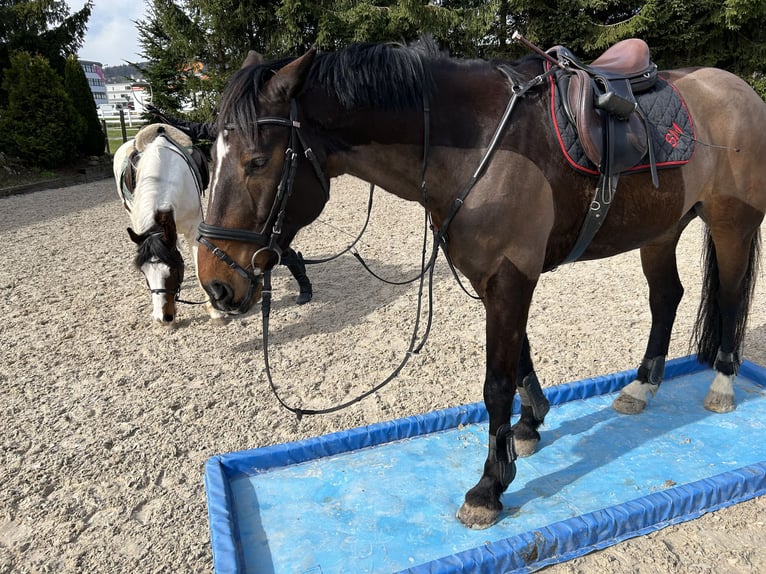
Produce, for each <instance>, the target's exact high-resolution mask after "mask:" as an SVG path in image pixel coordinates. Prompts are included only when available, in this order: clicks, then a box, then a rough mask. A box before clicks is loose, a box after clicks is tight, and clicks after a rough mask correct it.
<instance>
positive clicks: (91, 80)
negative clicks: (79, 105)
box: [80, 60, 108, 106]
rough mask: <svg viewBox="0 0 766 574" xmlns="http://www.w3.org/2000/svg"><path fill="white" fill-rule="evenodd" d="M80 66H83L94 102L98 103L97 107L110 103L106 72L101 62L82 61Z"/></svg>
mask: <svg viewBox="0 0 766 574" xmlns="http://www.w3.org/2000/svg"><path fill="white" fill-rule="evenodd" d="M80 66H82V70H83V72H85V77H86V78H87V80H88V84H89V85H90V91H91V93H92V94H93V101H95V102H96V106H100V105H101V104H106V103H107V102H108V97H107V92H106V78H105V77H104V70H103V67H102V66H101V62H91V61H89V60H80Z"/></svg>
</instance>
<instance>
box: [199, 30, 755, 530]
mask: <svg viewBox="0 0 766 574" xmlns="http://www.w3.org/2000/svg"><path fill="white" fill-rule="evenodd" d="M594 64H595V63H594ZM549 67H550V66H549V62H547V61H546V59H545V58H543V57H542V56H541V55H539V54H532V55H530V56H527V57H525V58H523V59H521V60H519V61H516V62H487V61H479V60H459V59H453V58H449V57H447V56H443V55H440V54H439V53H438V51H437V50H436V49H434V48H433V47H429V46H428V45H424V44H423V43H421V44H420V45H415V46H409V47H406V46H399V45H388V44H381V45H372V44H370V45H359V46H353V47H350V48H347V49H344V50H341V51H338V52H332V53H317V52H316V51H315V50H309V51H308V52H307V53H305V54H304V55H303V56H300V57H298V58H294V59H288V60H282V61H278V62H272V63H260V64H255V65H249V66H246V67H243V68H242V69H240V70H239V71H238V72H237V73H236V74H235V75H234V76H233V77H232V78H231V80H230V81H229V83H228V85H227V87H226V89H225V91H224V93H223V97H222V102H221V108H220V114H219V116H218V122H219V124H218V138H217V140H216V142H215V145H214V149H213V155H214V165H213V171H212V183H211V186H210V198H209V203H208V211H207V216H206V220H205V222H204V223H203V224H202V225H201V226H200V233H201V238H200V241H201V242H202V243H203V244H204V245H205V246H207V247H208V249H200V252H199V278H200V280H201V282H202V285H203V287H204V289H205V290H206V291H207V292H208V294H209V295H210V298H211V301H212V303H213V305H215V306H216V307H217V308H218V309H220V310H221V311H223V312H225V313H233V314H236V313H242V312H245V311H247V310H248V309H250V308H251V306H252V305H254V304H255V303H256V302H257V301H258V300H259V299H260V297H261V294H262V290H263V279H264V277H265V276H266V277H267V276H268V275H267V273H268V270H269V269H270V268H271V267H272V266H273V265H275V264H276V262H277V260H278V258H279V257H278V254H279V252H280V251H282V250H284V249H286V248H287V247H288V246H289V244H290V241H291V240H292V239H293V237H294V236H295V234H296V233H297V232H298V230H299V229H300V228H302V227H303V226H305V225H308V224H309V223H311V222H312V221H313V220H315V219H316V218H317V216H318V215H319V214H320V212H321V211H322V208H323V206H324V205H325V202H326V201H327V199H328V194H329V178H332V177H336V176H339V175H341V174H346V173H348V174H352V175H354V176H357V177H359V178H361V179H364V180H366V181H369V182H371V183H374V184H377V185H379V186H381V187H382V188H384V189H385V190H387V191H389V192H390V193H393V194H395V195H397V196H399V197H401V198H404V199H407V200H411V201H415V202H419V203H420V204H421V205H423V207H424V208H425V209H426V210H427V212H428V214H429V216H430V219H431V222H432V224H433V227H434V229H435V231H434V233H435V243H437V244H438V245H439V246H440V247H441V249H442V251H443V252H444V253H445V254H446V256H447V257H448V258H449V259H450V260H451V261H452V263H453V264H454V266H455V267H456V268H457V269H459V270H460V271H461V272H462V273H463V274H464V275H465V276H466V277H467V278H468V280H469V281H470V283H471V285H472V286H473V288H474V289H475V290H476V292H477V294H478V296H479V297H480V298H481V300H482V302H483V304H484V306H485V310H486V378H485V381H484V402H485V405H486V408H487V411H488V414H489V441H488V447H489V448H488V455H487V458H486V462H485V464H484V469H483V473H482V476H481V478H480V479H479V481H478V483H477V484H476V485H475V486H474V487H473V488H471V489H470V490H469V491H468V492H467V493H466V495H465V501H464V503H463V504H462V506H461V507H460V509H459V510H458V512H457V516H458V518H459V519H460V520H461V521H462V522H463V523H464V524H465V525H466V526H469V527H472V528H485V527H488V526H490V525H492V524H493V523H494V522H495V521H496V520H497V518H498V516H499V514H500V512H501V510H502V503H501V500H500V497H501V494H502V493H503V492H504V490H505V489H506V488H507V487H508V485H509V484H510V482H511V481H512V480H513V478H514V476H515V472H516V467H515V463H514V460H515V458H516V456H517V454H519V455H529V454H531V453H532V452H534V450H535V448H536V445H537V443H538V441H539V439H540V435H539V433H538V430H537V429H538V427H539V426H540V424H541V423H542V422H543V418H544V416H545V414H546V412H547V410H548V405H547V401H546V400H545V398H544V395H543V394H542V392H541V391H540V385H539V383H538V381H537V377H536V375H535V371H534V368H533V364H532V359H531V354H530V348H529V341H528V339H527V336H526V323H527V318H528V313H529V308H530V303H531V300H532V295H533V292H534V290H535V286H536V284H537V281H538V279H539V277H540V274H541V273H543V272H546V271H550V270H553V269H555V268H556V267H557V266H559V265H561V264H563V263H565V262H566V261H567V260H568V257H569V255H570V254H571V253H572V250H573V247H574V246H575V244H576V242H577V240H578V237H579V236H580V233H581V229H582V228H583V223H584V221H585V220H586V213H587V212H588V211H589V209H592V205H593V202H594V188H595V187H596V185H595V181H596V180H595V179H594V178H593V177H591V176H589V175H587V174H584V173H581V172H579V171H576V170H574V169H572V167H571V165H570V162H569V161H568V160H567V159H566V158H565V157H564V154H563V153H562V150H561V145H560V142H559V137H558V136H557V134H556V132H555V130H554V121H553V119H552V114H551V105H550V103H551V99H552V96H553V92H552V91H553V90H554V85H553V84H554V83H553V82H552V81H550V80H551V78H552V76H550V75H548V74H547V71H548V70H549ZM659 78H660V79H661V81H663V82H665V83H667V84H668V85H670V86H672V89H673V90H674V91H675V92H677V93H678V94H679V95H680V97H681V98H682V100H683V103H684V107H685V109H686V110H688V112H689V114H690V116H691V117H692V118H693V120H694V131H693V134H691V133H686V134H682V133H680V132H678V130H676V132H674V134H675V135H676V136H677V137H687V138H691V139H693V140H694V142H696V147H695V149H694V153H693V155H692V156H691V157H690V158H689V159H688V161H686V162H685V163H683V162H678V163H677V164H676V165H677V167H674V168H671V169H661V170H659V171H658V173H650V172H651V171H653V170H647V171H642V172H638V173H630V174H628V175H622V177H621V179H620V180H619V186H618V188H617V190H616V194H615V195H614V197H612V198H610V199H611V209H610V211H609V213H608V215H607V217H606V218H605V220H604V221H603V222H602V224H601V227H600V229H599V230H598V231H597V233H596V234H595V236H594V237H593V238H592V239H591V240H590V242H589V243H588V244H587V247H585V249H584V251H583V252H582V253H581V254H580V255H579V257H578V259H579V260H592V259H599V258H604V257H609V256H612V255H616V254H619V253H623V252H626V251H629V250H633V249H640V251H641V262H642V267H643V271H644V275H645V277H646V279H647V282H648V285H649V305H650V309H651V316H652V323H651V330H650V332H649V338H648V343H647V346H646V353H645V359H644V360H643V362H642V363H641V365H640V366H639V369H638V372H637V377H636V380H635V381H633V382H632V383H630V384H629V385H628V386H627V387H626V388H625V389H624V390H623V391H622V393H621V394H620V396H619V397H618V398H617V399H616V401H615V405H614V406H615V408H616V409H617V410H619V411H621V412H626V413H637V412H639V411H641V410H642V409H643V408H645V406H646V404H647V401H648V399H649V397H650V396H654V393H655V392H656V391H657V388H658V386H659V384H660V382H661V381H662V377H663V374H664V364H665V357H666V355H667V353H668V346H669V340H670V334H671V329H672V326H673V322H674V319H675V315H676V309H677V307H678V305H679V303H680V301H681V297H682V294H683V287H682V285H681V282H680V279H679V276H678V270H677V265H676V256H675V249H676V245H677V243H678V240H679V237H680V235H681V233H682V232H683V231H684V229H685V228H686V226H687V225H688V224H689V222H690V221H692V220H693V219H694V218H696V217H699V218H701V219H702V220H703V221H704V222H705V223H706V226H707V227H706V228H707V237H708V240H707V245H706V250H707V256H706V258H705V262H706V263H705V266H706V269H705V279H704V281H705V289H704V293H703V296H702V302H701V306H700V311H699V315H698V325H697V329H696V339H697V343H696V344H697V355H698V359H699V361H701V362H704V363H708V364H710V365H711V366H712V367H713V368H714V370H715V379H714V381H713V382H712V385H711V388H710V391H709V394H708V397H707V399H706V402H705V405H706V406H707V407H708V408H709V409H711V410H713V411H720V412H724V411H728V410H731V409H732V408H734V403H733V397H734V394H733V383H732V381H733V379H734V377H735V375H736V373H737V368H738V366H739V364H740V362H741V356H740V354H741V347H742V342H743V337H744V334H745V324H746V319H747V315H748V311H749V301H750V297H751V295H752V288H753V283H754V280H755V276H756V273H757V271H756V270H757V263H758V248H759V237H760V224H761V222H762V220H763V217H764V212H766V162H764V161H763V158H764V156H765V155H766V104H764V102H763V101H762V100H761V99H760V98H759V97H758V95H757V94H756V93H755V92H754V91H753V90H752V89H751V88H750V87H749V86H748V85H747V84H746V83H745V82H744V81H742V80H741V79H739V78H737V77H736V76H734V75H732V74H730V73H728V72H726V71H723V70H720V69H713V68H689V69H679V70H669V71H664V72H660V73H659ZM506 120H507V121H506ZM672 127H673V126H662V127H660V133H662V134H664V133H665V130H670V129H671V128H672ZM668 139H669V140H670V139H672V138H668ZM655 178H656V184H657V185H656V186H655V184H654V181H653V180H654V179H655ZM391 240H392V241H396V238H395V237H392V238H391ZM265 274H266V275H265ZM618 288H619V287H618ZM605 304H608V301H605ZM517 390H518V391H519V394H520V396H521V399H522V402H521V404H522V408H521V415H520V417H519V420H518V421H517V422H516V424H515V425H514V426H513V427H511V426H510V425H509V423H510V419H511V407H512V400H513V398H514V393H515V392H516V391H517Z"/></svg>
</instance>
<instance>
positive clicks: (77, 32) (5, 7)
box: [0, 0, 93, 108]
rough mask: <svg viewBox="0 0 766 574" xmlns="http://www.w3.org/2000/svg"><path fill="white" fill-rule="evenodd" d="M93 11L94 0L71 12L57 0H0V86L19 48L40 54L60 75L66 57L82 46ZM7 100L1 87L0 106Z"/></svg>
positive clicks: (62, 71) (88, 0) (89, 0)
mask: <svg viewBox="0 0 766 574" xmlns="http://www.w3.org/2000/svg"><path fill="white" fill-rule="evenodd" d="M92 10H93V0H86V2H85V4H84V6H83V7H82V8H81V9H80V10H78V11H77V12H75V13H74V14H70V12H69V7H68V6H67V4H66V2H61V1H59V0H2V1H0V85H2V84H3V74H4V71H5V70H6V69H7V68H8V67H9V66H10V65H11V58H12V57H13V54H14V53H15V52H18V51H24V52H28V53H30V54H39V55H40V56H43V57H44V58H45V59H47V60H48V62H49V64H50V65H51V67H52V68H53V69H54V71H55V72H56V73H57V74H59V76H61V77H62V78H63V76H64V66H65V62H66V58H67V56H69V55H72V54H76V53H77V50H78V49H79V48H80V46H82V41H83V38H84V37H85V31H86V28H87V24H88V19H89V18H90V14H91V11H92ZM7 101H8V98H7V94H6V92H5V91H4V90H3V89H2V88H0V108H2V107H3V106H4V105H5V104H6V103H7Z"/></svg>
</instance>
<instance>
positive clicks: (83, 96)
mask: <svg viewBox="0 0 766 574" xmlns="http://www.w3.org/2000/svg"><path fill="white" fill-rule="evenodd" d="M64 88H65V89H66V92H67V94H69V97H70V98H71V100H72V104H73V105H74V108H75V110H77V113H78V115H79V116H80V117H81V118H82V120H83V124H84V125H83V138H82V142H81V143H80V145H79V146H78V148H77V149H78V151H79V152H80V154H81V155H101V154H102V153H104V132H103V130H102V129H101V121H100V120H99V119H98V112H97V111H96V102H95V101H94V100H93V93H92V92H91V90H90V85H89V84H88V78H86V77H85V72H84V71H83V69H82V66H81V65H80V62H78V61H77V58H75V57H74V56H70V57H69V58H67V61H66V68H65V70H64Z"/></svg>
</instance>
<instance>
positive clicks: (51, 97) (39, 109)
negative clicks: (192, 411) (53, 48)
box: [0, 52, 85, 167]
mask: <svg viewBox="0 0 766 574" xmlns="http://www.w3.org/2000/svg"><path fill="white" fill-rule="evenodd" d="M2 87H3V89H4V90H5V91H6V92H7V94H8V106H7V108H5V109H4V110H3V113H2V114H1V115H0V150H2V151H3V152H6V153H8V154H9V155H10V156H14V157H19V158H21V159H22V160H24V161H26V162H27V163H29V164H30V165H36V166H40V167H59V166H62V165H65V164H66V163H67V162H71V161H72V160H73V159H75V158H76V157H77V142H79V141H81V140H82V137H83V133H84V126H85V122H84V120H83V119H82V118H81V117H80V115H79V114H78V113H77V111H76V110H75V108H74V105H73V104H72V100H71V98H70V97H69V94H67V92H66V90H65V89H64V84H63V81H62V79H61V77H60V76H59V75H58V74H57V73H56V72H55V71H54V70H53V68H51V66H50V64H49V63H48V60H47V59H45V58H43V57H42V56H32V55H31V54H28V53H27V52H17V53H16V54H15V55H14V56H12V57H11V65H10V67H9V68H8V69H6V70H5V78H4V79H3V86H2Z"/></svg>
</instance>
